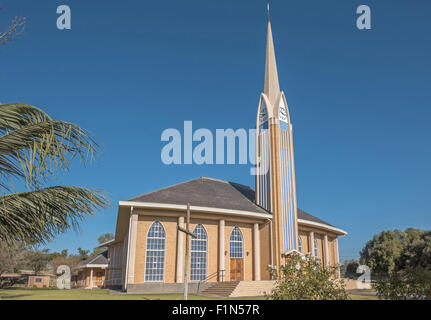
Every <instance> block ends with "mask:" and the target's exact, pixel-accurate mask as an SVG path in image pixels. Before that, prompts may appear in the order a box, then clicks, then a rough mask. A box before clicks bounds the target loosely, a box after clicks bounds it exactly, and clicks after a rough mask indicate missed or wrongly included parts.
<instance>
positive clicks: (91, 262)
mask: <svg viewBox="0 0 431 320" xmlns="http://www.w3.org/2000/svg"><path fill="white" fill-rule="evenodd" d="M107 268H108V250H105V251H103V252H102V253H100V254H98V255H96V256H94V257H91V258H88V259H87V260H85V261H83V262H81V263H80V265H79V267H78V269H79V271H78V282H77V284H78V286H80V287H84V288H86V289H93V288H103V287H104V286H105V271H106V269H107Z"/></svg>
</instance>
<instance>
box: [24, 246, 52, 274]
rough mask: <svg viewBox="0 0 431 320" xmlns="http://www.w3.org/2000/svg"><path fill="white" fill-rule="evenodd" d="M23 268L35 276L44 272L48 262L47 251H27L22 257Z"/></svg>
mask: <svg viewBox="0 0 431 320" xmlns="http://www.w3.org/2000/svg"><path fill="white" fill-rule="evenodd" d="M24 261H25V262H24V263H25V266H27V267H29V268H30V269H31V270H32V271H34V273H35V274H36V275H37V274H39V273H40V272H41V271H43V270H45V269H46V267H47V264H48V262H49V254H48V249H44V250H28V251H27V252H26V253H25V255H24Z"/></svg>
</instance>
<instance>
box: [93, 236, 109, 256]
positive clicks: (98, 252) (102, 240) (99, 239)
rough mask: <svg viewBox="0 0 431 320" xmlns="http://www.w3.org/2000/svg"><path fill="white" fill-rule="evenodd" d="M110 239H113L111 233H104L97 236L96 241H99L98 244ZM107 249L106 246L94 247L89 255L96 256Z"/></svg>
mask: <svg viewBox="0 0 431 320" xmlns="http://www.w3.org/2000/svg"><path fill="white" fill-rule="evenodd" d="M112 239H114V235H113V234H112V233H104V234H102V235H100V236H99V237H98V238H97V241H98V242H99V245H101V244H102V243H105V242H108V241H109V240H112ZM107 249H108V247H96V248H94V250H93V252H92V253H91V256H96V255H98V254H100V253H102V252H103V251H105V250H107Z"/></svg>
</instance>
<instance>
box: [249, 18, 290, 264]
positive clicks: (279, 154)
mask: <svg viewBox="0 0 431 320" xmlns="http://www.w3.org/2000/svg"><path fill="white" fill-rule="evenodd" d="M256 166H257V173H256V202H257V204H258V205H260V206H262V207H264V208H265V209H267V210H268V211H270V212H271V213H272V215H273V219H272V230H271V237H272V239H271V244H272V245H271V248H272V253H271V260H272V261H271V263H272V264H273V266H274V267H276V268H277V271H278V270H280V266H281V265H283V263H284V258H283V256H284V255H285V254H286V253H289V252H290V251H291V250H298V243H297V242H298V240H297V239H298V221H297V207H296V185H295V166H294V159H293V139H292V124H291V122H290V116H289V109H288V107H287V102H286V98H285V96H284V93H283V91H280V86H279V83H278V74H277V64H276V59H275V51H274V43H273V39H272V30H271V22H270V19H269V17H268V34H267V43H266V65H265V85H264V91H263V93H262V94H261V95H260V100H259V107H258V111H257V123H256Z"/></svg>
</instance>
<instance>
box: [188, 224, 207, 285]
mask: <svg viewBox="0 0 431 320" xmlns="http://www.w3.org/2000/svg"><path fill="white" fill-rule="evenodd" d="M193 233H194V234H195V235H196V236H197V238H192V241H191V242H192V254H191V261H190V268H191V270H190V280H191V281H198V280H205V279H206V277H207V247H208V246H207V232H206V231H205V228H204V227H203V226H202V225H201V224H198V225H197V226H196V227H195V229H194V230H193Z"/></svg>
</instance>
